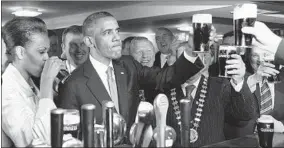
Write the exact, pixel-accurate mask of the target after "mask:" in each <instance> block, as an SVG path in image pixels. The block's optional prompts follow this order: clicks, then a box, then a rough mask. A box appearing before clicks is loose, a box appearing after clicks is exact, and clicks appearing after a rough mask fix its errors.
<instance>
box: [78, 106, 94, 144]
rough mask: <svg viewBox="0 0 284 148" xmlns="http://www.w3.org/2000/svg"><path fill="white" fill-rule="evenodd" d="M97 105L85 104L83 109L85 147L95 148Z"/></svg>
mask: <svg viewBox="0 0 284 148" xmlns="http://www.w3.org/2000/svg"><path fill="white" fill-rule="evenodd" d="M95 108H96V107H95V105H93V104H84V105H82V107H81V113H82V125H83V127H82V129H83V130H82V133H83V145H84V147H94V146H95V145H94V144H95V143H94V122H95Z"/></svg>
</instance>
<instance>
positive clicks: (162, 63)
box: [160, 53, 169, 68]
mask: <svg viewBox="0 0 284 148" xmlns="http://www.w3.org/2000/svg"><path fill="white" fill-rule="evenodd" d="M168 56H169V55H168V54H163V53H161V55H160V59H161V68H163V67H164V65H165V64H166V62H167V57H168Z"/></svg>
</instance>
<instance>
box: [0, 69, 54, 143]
mask: <svg viewBox="0 0 284 148" xmlns="http://www.w3.org/2000/svg"><path fill="white" fill-rule="evenodd" d="M2 80H3V83H2V129H3V131H4V132H5V134H6V135H7V136H8V137H9V138H10V139H11V140H12V141H13V143H14V144H15V146H16V147H26V146H28V145H29V144H31V142H32V140H34V139H39V140H41V141H44V142H46V143H47V144H49V145H50V111H51V110H52V109H55V108H56V106H55V104H54V102H53V100H52V99H50V98H39V97H38V94H39V90H38V89H37V88H36V86H35V84H34V83H33V81H32V80H31V79H30V82H27V81H26V80H25V79H24V78H23V76H22V75H21V73H20V72H19V71H18V70H17V69H16V68H15V67H14V66H13V65H12V64H9V65H8V67H7V69H6V70H5V72H4V73H3V75H2ZM32 87H33V88H35V92H34V91H33V90H32Z"/></svg>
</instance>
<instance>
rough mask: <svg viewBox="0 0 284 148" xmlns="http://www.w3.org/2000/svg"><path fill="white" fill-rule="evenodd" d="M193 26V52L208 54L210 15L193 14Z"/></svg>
mask: <svg viewBox="0 0 284 148" xmlns="http://www.w3.org/2000/svg"><path fill="white" fill-rule="evenodd" d="M192 25H193V46H194V48H193V51H194V52H197V53H202V52H209V37H210V32H211V25H212V15H211V14H194V15H193V16H192Z"/></svg>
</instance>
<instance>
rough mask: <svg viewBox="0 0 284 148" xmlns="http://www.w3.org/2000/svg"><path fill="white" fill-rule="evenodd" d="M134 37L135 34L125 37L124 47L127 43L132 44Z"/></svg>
mask: <svg viewBox="0 0 284 148" xmlns="http://www.w3.org/2000/svg"><path fill="white" fill-rule="evenodd" d="M133 38H134V36H129V37H127V38H125V39H124V40H123V41H122V49H124V48H125V45H126V44H130V43H131V40H132V39H133Z"/></svg>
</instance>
